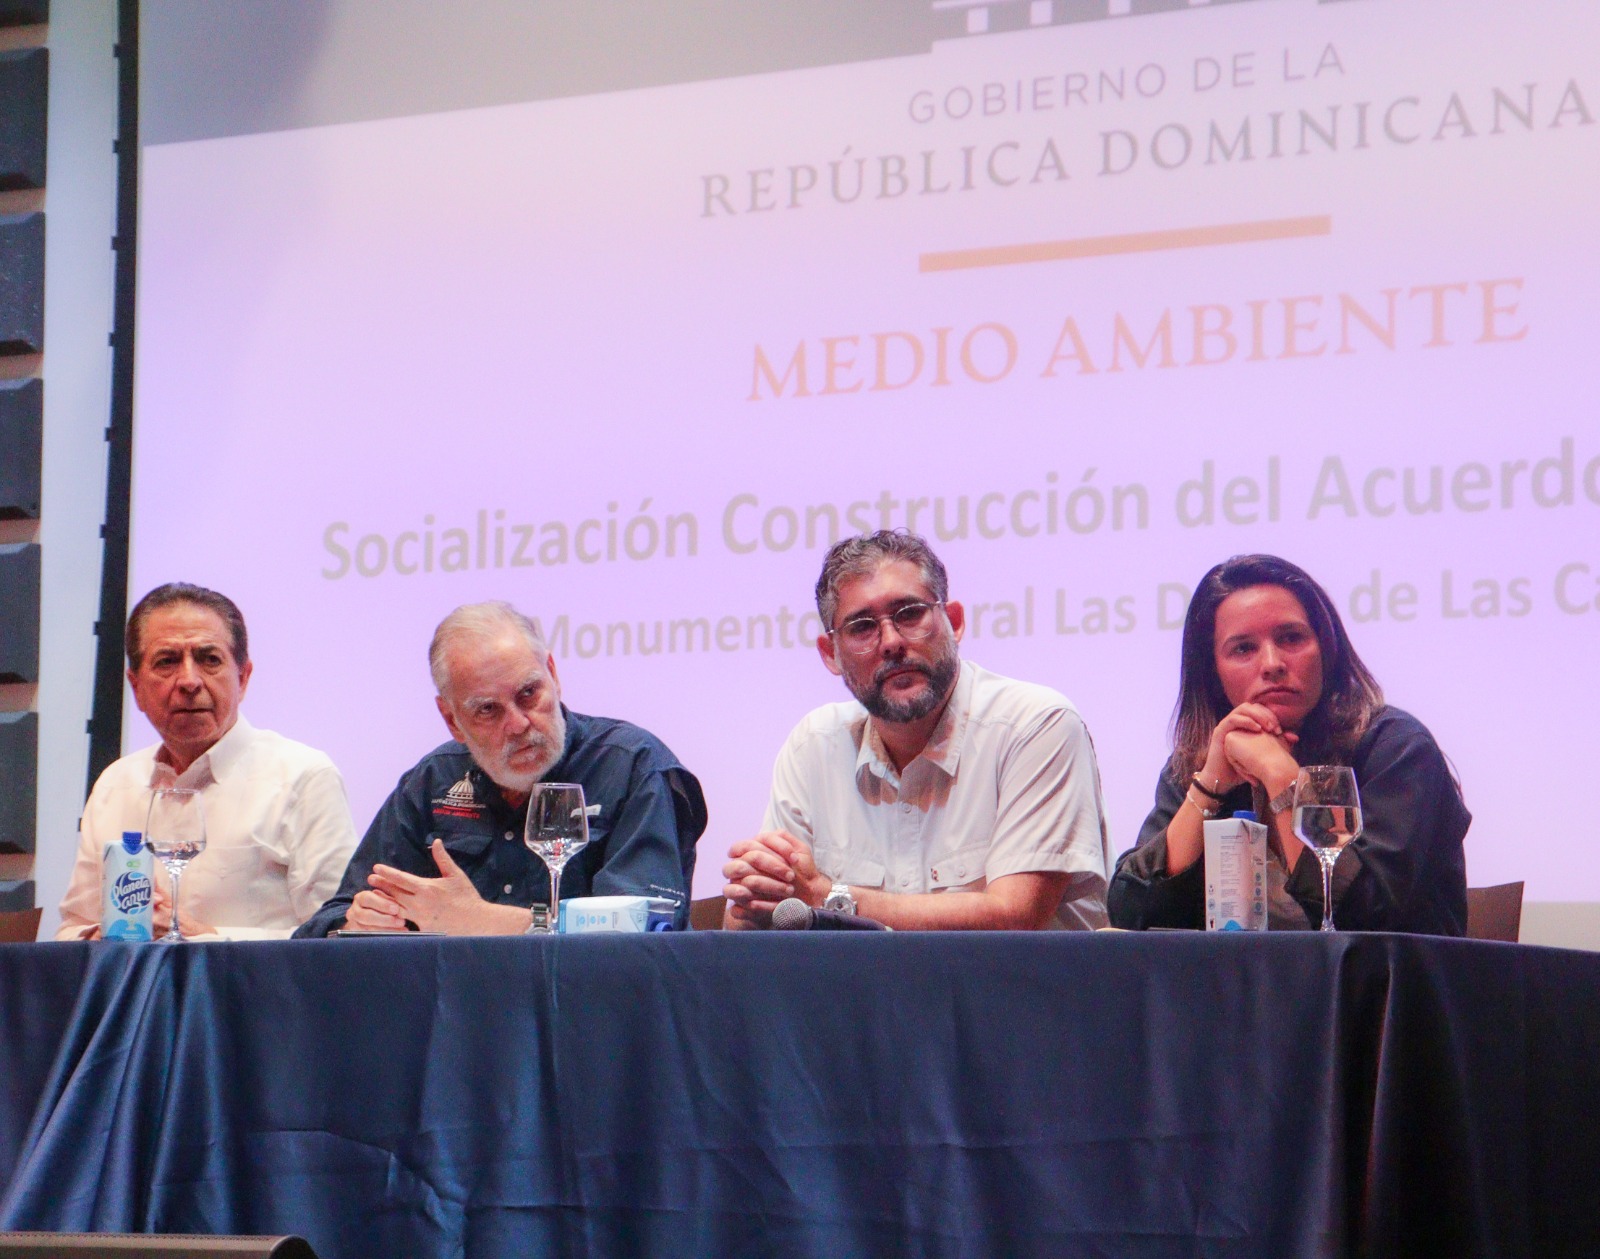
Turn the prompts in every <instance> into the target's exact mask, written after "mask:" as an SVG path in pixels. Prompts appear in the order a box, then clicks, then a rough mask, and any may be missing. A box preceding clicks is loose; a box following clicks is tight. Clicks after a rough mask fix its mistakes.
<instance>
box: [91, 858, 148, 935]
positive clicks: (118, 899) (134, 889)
mask: <svg viewBox="0 0 1600 1259" xmlns="http://www.w3.org/2000/svg"><path fill="white" fill-rule="evenodd" d="M155 872H156V863H155V857H154V856H153V855H152V854H151V852H150V850H149V849H148V848H146V847H145V844H144V836H143V835H141V834H140V833H139V832H138V831H123V832H122V839H121V840H120V841H113V842H111V843H108V844H107V845H106V853H105V867H104V869H103V871H102V876H101V880H100V934H101V935H103V936H104V937H105V938H106V939H107V940H152V939H154V938H155V891H156V880H155Z"/></svg>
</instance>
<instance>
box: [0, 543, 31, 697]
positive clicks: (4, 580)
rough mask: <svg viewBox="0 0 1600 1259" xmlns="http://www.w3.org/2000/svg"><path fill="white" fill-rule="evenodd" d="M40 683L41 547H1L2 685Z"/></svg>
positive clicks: (0, 641)
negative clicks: (4, 683) (9, 683)
mask: <svg viewBox="0 0 1600 1259" xmlns="http://www.w3.org/2000/svg"><path fill="white" fill-rule="evenodd" d="M38 680H39V545H38V543H36V542H19V543H15V544H13V545H11V546H0V682H37V681H38Z"/></svg>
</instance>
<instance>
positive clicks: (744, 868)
mask: <svg viewBox="0 0 1600 1259" xmlns="http://www.w3.org/2000/svg"><path fill="white" fill-rule="evenodd" d="M722 876H723V878H725V879H727V880H728V883H727V886H726V887H724V888H723V889H722V895H723V896H724V897H725V898H726V899H727V902H728V908H727V910H726V913H725V915H724V920H723V925H724V926H725V927H729V928H733V929H738V928H741V927H764V926H766V925H767V924H768V923H770V922H771V921H772V911H773V910H774V909H776V908H777V907H778V902H779V901H783V900H788V899H789V898H790V897H791V896H798V897H799V898H800V899H801V900H803V901H805V903H806V904H808V905H811V906H813V907H815V906H817V905H820V904H822V902H823V900H824V899H825V898H826V897H827V895H828V891H829V889H830V888H832V886H833V880H831V879H830V878H828V876H827V875H825V874H823V873H822V872H821V871H820V870H818V869H817V863H816V859H815V857H813V855H812V852H811V848H810V846H809V845H808V844H807V843H806V842H805V841H804V840H801V839H796V838H795V837H794V836H793V835H791V834H789V832H788V831H763V832H762V833H761V834H759V835H757V836H756V837H755V838H754V839H741V840H740V841H739V842H738V843H736V844H734V846H733V847H732V848H731V849H729V850H728V860H727V863H726V864H725V865H724V866H723V867H722Z"/></svg>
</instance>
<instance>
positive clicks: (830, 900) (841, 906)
mask: <svg viewBox="0 0 1600 1259" xmlns="http://www.w3.org/2000/svg"><path fill="white" fill-rule="evenodd" d="M822 907H823V908H824V909H827V910H832V911H833V912H834V913H836V914H853V913H855V912H856V898H855V897H854V896H851V895H850V893H849V892H848V891H846V890H845V889H844V888H839V889H836V890H835V891H832V892H829V893H828V896H827V899H825V900H824V901H823V902H822Z"/></svg>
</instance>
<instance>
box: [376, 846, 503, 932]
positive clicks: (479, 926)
mask: <svg viewBox="0 0 1600 1259" xmlns="http://www.w3.org/2000/svg"><path fill="white" fill-rule="evenodd" d="M432 852H433V863H434V865H436V866H438V867H439V877H438V878H436V879H428V878H422V877H421V876H419V875H415V874H408V873H406V871H404V870H397V869H395V868H394V867H393V866H385V865H377V866H373V868H372V873H371V874H370V875H368V876H367V882H368V883H370V884H372V890H371V891H368V892H358V893H357V894H356V897H355V900H354V901H353V902H352V903H351V906H350V911H351V912H350V917H349V919H348V922H349V925H350V926H352V927H358V928H361V929H364V930H373V929H379V930H402V929H404V927H405V923H406V920H407V919H408V918H409V919H410V920H411V921H412V922H414V923H416V924H417V926H418V927H419V928H420V929H421V930H423V931H442V932H444V933H445V934H446V935H481V934H488V933H490V932H492V931H494V929H495V927H494V923H495V921H496V918H497V915H495V914H494V913H493V910H494V909H495V908H496V907H495V906H491V905H490V904H489V903H488V902H487V901H485V900H484V899H483V897H481V896H479V895H478V889H477V888H475V887H473V886H472V880H471V879H469V878H468V877H467V876H466V873H465V872H464V871H463V870H462V869H461V867H460V866H458V865H457V864H456V863H455V861H454V860H453V859H452V858H451V856H450V854H449V853H448V852H446V851H445V847H444V841H443V840H439V839H436V840H434V841H433V849H432Z"/></svg>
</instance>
